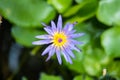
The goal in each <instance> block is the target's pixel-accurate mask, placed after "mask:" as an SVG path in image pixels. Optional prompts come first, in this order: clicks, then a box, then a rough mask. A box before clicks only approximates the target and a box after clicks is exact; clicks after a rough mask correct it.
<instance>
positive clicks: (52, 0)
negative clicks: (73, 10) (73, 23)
mask: <svg viewBox="0 0 120 80" xmlns="http://www.w3.org/2000/svg"><path fill="white" fill-rule="evenodd" d="M48 3H49V4H51V5H53V6H54V7H55V8H56V9H57V11H58V12H59V13H63V12H65V11H66V10H67V9H68V8H69V7H70V6H71V4H72V0H48ZM66 3H67V4H66Z"/></svg>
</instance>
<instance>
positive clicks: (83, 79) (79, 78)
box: [73, 75, 93, 80]
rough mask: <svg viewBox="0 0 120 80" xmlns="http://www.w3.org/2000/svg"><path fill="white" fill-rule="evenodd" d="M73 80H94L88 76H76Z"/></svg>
mask: <svg viewBox="0 0 120 80" xmlns="http://www.w3.org/2000/svg"><path fill="white" fill-rule="evenodd" d="M73 80H93V78H91V77H89V76H87V75H83V76H82V75H79V76H75V77H74V79H73Z"/></svg>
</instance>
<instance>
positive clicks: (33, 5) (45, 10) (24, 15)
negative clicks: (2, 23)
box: [0, 0, 55, 27]
mask: <svg viewBox="0 0 120 80" xmlns="http://www.w3.org/2000/svg"><path fill="white" fill-rule="evenodd" d="M0 13H1V15H3V17H4V18H6V19H8V20H9V21H10V22H12V23H14V24H16V25H19V26H20V27H39V26H40V22H46V23H48V22H49V21H50V20H51V19H53V18H54V17H55V10H54V9H53V7H51V6H50V5H48V4H47V3H46V2H45V1H43V0H18V1H17V0H0ZM51 13H52V14H51Z"/></svg>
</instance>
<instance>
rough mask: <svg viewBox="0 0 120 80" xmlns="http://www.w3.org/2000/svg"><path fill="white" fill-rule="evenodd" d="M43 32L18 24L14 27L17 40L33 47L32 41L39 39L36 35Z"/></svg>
mask: <svg viewBox="0 0 120 80" xmlns="http://www.w3.org/2000/svg"><path fill="white" fill-rule="evenodd" d="M42 33H44V32H43V31H38V30H34V29H28V28H20V27H17V26H14V27H12V36H13V37H14V39H15V41H16V42H17V43H19V44H21V45H23V46H26V47H32V46H33V44H32V42H33V41H36V40H37V39H36V38H35V36H36V35H40V34H42Z"/></svg>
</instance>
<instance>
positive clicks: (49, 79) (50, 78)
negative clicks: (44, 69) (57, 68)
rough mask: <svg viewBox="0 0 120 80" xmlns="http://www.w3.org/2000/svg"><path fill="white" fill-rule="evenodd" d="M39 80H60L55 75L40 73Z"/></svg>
mask: <svg viewBox="0 0 120 80" xmlns="http://www.w3.org/2000/svg"><path fill="white" fill-rule="evenodd" d="M39 80H62V79H61V77H59V76H55V75H47V74H45V73H41V76H40V79H39Z"/></svg>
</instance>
